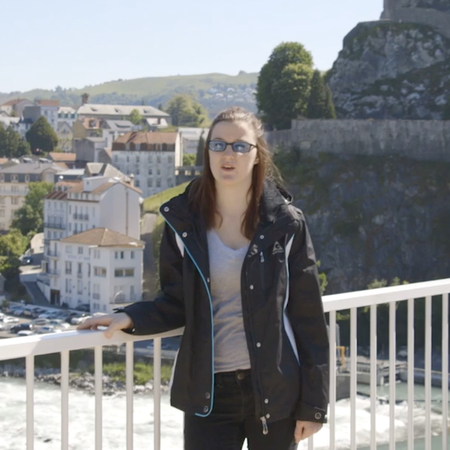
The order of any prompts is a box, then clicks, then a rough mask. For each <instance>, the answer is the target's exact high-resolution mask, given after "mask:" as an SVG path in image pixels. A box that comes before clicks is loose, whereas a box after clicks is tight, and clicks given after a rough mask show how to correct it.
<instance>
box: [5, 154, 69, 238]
mask: <svg viewBox="0 0 450 450" xmlns="http://www.w3.org/2000/svg"><path fill="white" fill-rule="evenodd" d="M24 160H28V162H22V163H19V164H13V165H9V166H7V167H4V168H3V169H0V230H9V227H10V225H11V222H12V220H13V219H14V217H15V215H16V211H17V210H18V209H19V208H20V207H21V206H22V205H23V203H24V201H25V197H26V195H27V194H28V183H31V182H37V181H47V182H49V183H53V180H54V176H55V174H56V173H58V172H62V171H63V170H64V169H63V168H62V167H60V166H58V165H56V164H53V163H42V162H40V161H39V160H36V161H33V160H32V159H31V158H25V159H24Z"/></svg>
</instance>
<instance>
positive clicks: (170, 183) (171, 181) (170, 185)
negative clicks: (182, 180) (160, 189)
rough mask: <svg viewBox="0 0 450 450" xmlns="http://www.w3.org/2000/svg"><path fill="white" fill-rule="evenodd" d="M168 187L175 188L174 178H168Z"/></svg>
mask: <svg viewBox="0 0 450 450" xmlns="http://www.w3.org/2000/svg"><path fill="white" fill-rule="evenodd" d="M167 186H168V187H173V180H172V178H168V179H167Z"/></svg>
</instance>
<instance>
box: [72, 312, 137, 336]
mask: <svg viewBox="0 0 450 450" xmlns="http://www.w3.org/2000/svg"><path fill="white" fill-rule="evenodd" d="M99 326H101V327H108V328H107V329H106V330H105V337H107V338H108V339H109V338H110V337H111V336H112V335H113V334H114V332H116V331H118V330H126V329H128V328H133V326H134V325H133V321H132V320H131V318H130V316H129V315H128V314H125V313H117V314H105V315H103V316H95V317H91V318H90V319H87V320H85V321H84V322H83V323H81V324H80V325H78V326H77V330H97V329H98V327H99Z"/></svg>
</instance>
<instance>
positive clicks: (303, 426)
mask: <svg viewBox="0 0 450 450" xmlns="http://www.w3.org/2000/svg"><path fill="white" fill-rule="evenodd" d="M322 426H323V425H322V424H321V423H317V422H306V421H304V420H297V424H296V425H295V432H294V438H295V443H296V444H298V443H299V442H300V441H302V440H303V439H308V438H309V437H311V436H312V435H313V434H315V433H317V432H318V431H319V430H320V429H321V428H322Z"/></svg>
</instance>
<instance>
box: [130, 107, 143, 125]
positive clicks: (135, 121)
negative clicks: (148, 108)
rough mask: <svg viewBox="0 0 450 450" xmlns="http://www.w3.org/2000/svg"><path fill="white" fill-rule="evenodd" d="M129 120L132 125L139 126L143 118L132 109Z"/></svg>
mask: <svg viewBox="0 0 450 450" xmlns="http://www.w3.org/2000/svg"><path fill="white" fill-rule="evenodd" d="M129 119H130V122H131V123H132V124H133V125H140V124H141V123H142V119H143V117H142V115H141V113H140V112H139V111H138V110H137V109H133V110H132V111H131V113H130V117H129Z"/></svg>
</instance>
